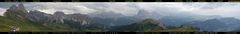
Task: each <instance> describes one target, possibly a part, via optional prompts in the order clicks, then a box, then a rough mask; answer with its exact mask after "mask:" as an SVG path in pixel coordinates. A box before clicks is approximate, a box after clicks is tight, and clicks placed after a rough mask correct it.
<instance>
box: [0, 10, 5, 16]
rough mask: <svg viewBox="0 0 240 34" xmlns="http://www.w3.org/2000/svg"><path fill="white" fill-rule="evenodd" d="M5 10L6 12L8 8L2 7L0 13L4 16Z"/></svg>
mask: <svg viewBox="0 0 240 34" xmlns="http://www.w3.org/2000/svg"><path fill="white" fill-rule="evenodd" d="M4 12H6V9H3V8H0V15H1V16H3V14H4Z"/></svg>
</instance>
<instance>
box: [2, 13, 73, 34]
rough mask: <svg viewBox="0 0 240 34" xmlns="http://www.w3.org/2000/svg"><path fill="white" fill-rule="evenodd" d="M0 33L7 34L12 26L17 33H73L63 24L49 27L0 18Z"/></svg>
mask: <svg viewBox="0 0 240 34" xmlns="http://www.w3.org/2000/svg"><path fill="white" fill-rule="evenodd" d="M0 23H1V24H0V31H1V32H9V31H11V29H13V28H11V27H12V26H14V27H17V28H19V31H27V32H29V31H30V32H39V31H40V32H41V31H54V32H55V31H56V32H57V31H74V29H73V28H70V27H68V26H67V25H64V24H58V23H52V24H51V25H48V26H44V25H42V24H36V23H32V22H30V21H17V20H16V19H10V18H6V17H3V16H0Z"/></svg>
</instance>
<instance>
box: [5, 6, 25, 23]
mask: <svg viewBox="0 0 240 34" xmlns="http://www.w3.org/2000/svg"><path fill="white" fill-rule="evenodd" d="M26 14H27V10H26V9H25V8H24V6H23V4H18V5H12V6H11V7H10V8H9V9H7V11H6V12H5V13H4V16H5V17H8V18H12V19H20V20H23V19H25V17H26Z"/></svg>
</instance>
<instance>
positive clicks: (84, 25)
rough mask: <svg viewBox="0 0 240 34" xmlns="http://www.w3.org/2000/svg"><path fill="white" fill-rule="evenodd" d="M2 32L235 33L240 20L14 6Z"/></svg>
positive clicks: (1, 19)
mask: <svg viewBox="0 0 240 34" xmlns="http://www.w3.org/2000/svg"><path fill="white" fill-rule="evenodd" d="M163 12H164V11H163ZM0 23H1V24H0V31H7V32H8V31H12V30H16V29H17V31H31V32H39V31H40V32H42V31H50V32H52V31H77V32H79V31H80V32H176V31H177V32H178V31H180V32H182V31H183V32H194V31H213V32H215V31H217V32H218V31H220V32H222V31H223V32H228V31H236V30H238V28H239V27H238V26H239V25H238V24H240V23H239V19H236V18H234V17H221V16H217V15H216V16H205V15H196V14H191V13H173V12H166V11H165V12H164V13H157V12H152V13H151V12H147V11H146V10H144V9H141V10H139V12H138V14H137V15H134V16H124V15H122V14H119V13H114V12H98V13H92V14H81V13H74V14H65V13H64V12H63V11H56V12H55V13H53V14H47V13H44V12H42V11H39V10H26V9H25V7H24V5H23V4H18V5H12V6H11V7H10V8H9V9H7V10H6V12H5V13H4V16H0Z"/></svg>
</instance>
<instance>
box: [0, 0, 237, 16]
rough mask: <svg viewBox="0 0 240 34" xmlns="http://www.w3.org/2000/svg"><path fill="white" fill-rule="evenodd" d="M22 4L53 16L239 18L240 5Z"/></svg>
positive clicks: (2, 5) (0, 11) (3, 6)
mask: <svg viewBox="0 0 240 34" xmlns="http://www.w3.org/2000/svg"><path fill="white" fill-rule="evenodd" d="M13 4H19V3H13V2H1V3H0V15H2V14H3V13H4V12H5V11H6V9H8V8H9V7H10V6H11V5H13ZM23 4H24V6H25V7H26V9H27V10H39V11H42V12H45V13H49V14H53V13H54V12H55V11H63V12H65V13H66V14H72V13H82V14H88V13H94V12H99V11H106V12H108V11H113V12H116V13H121V14H123V15H135V14H136V13H137V12H138V10H139V8H140V9H145V10H147V11H148V12H152V11H156V10H157V11H158V12H161V11H166V10H167V11H171V12H189V13H193V14H200V15H221V16H226V17H240V3H238V2H225V3H223V2H222V3H218V2H214V3H213V2H194V3H192V2H185V3H184V2H124V3H121V2H48V3H46V2H41V3H39V2H34V3H33V2H26V3H23ZM135 6H137V7H135ZM161 9H164V10H161ZM165 9H166V10H165Z"/></svg>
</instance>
